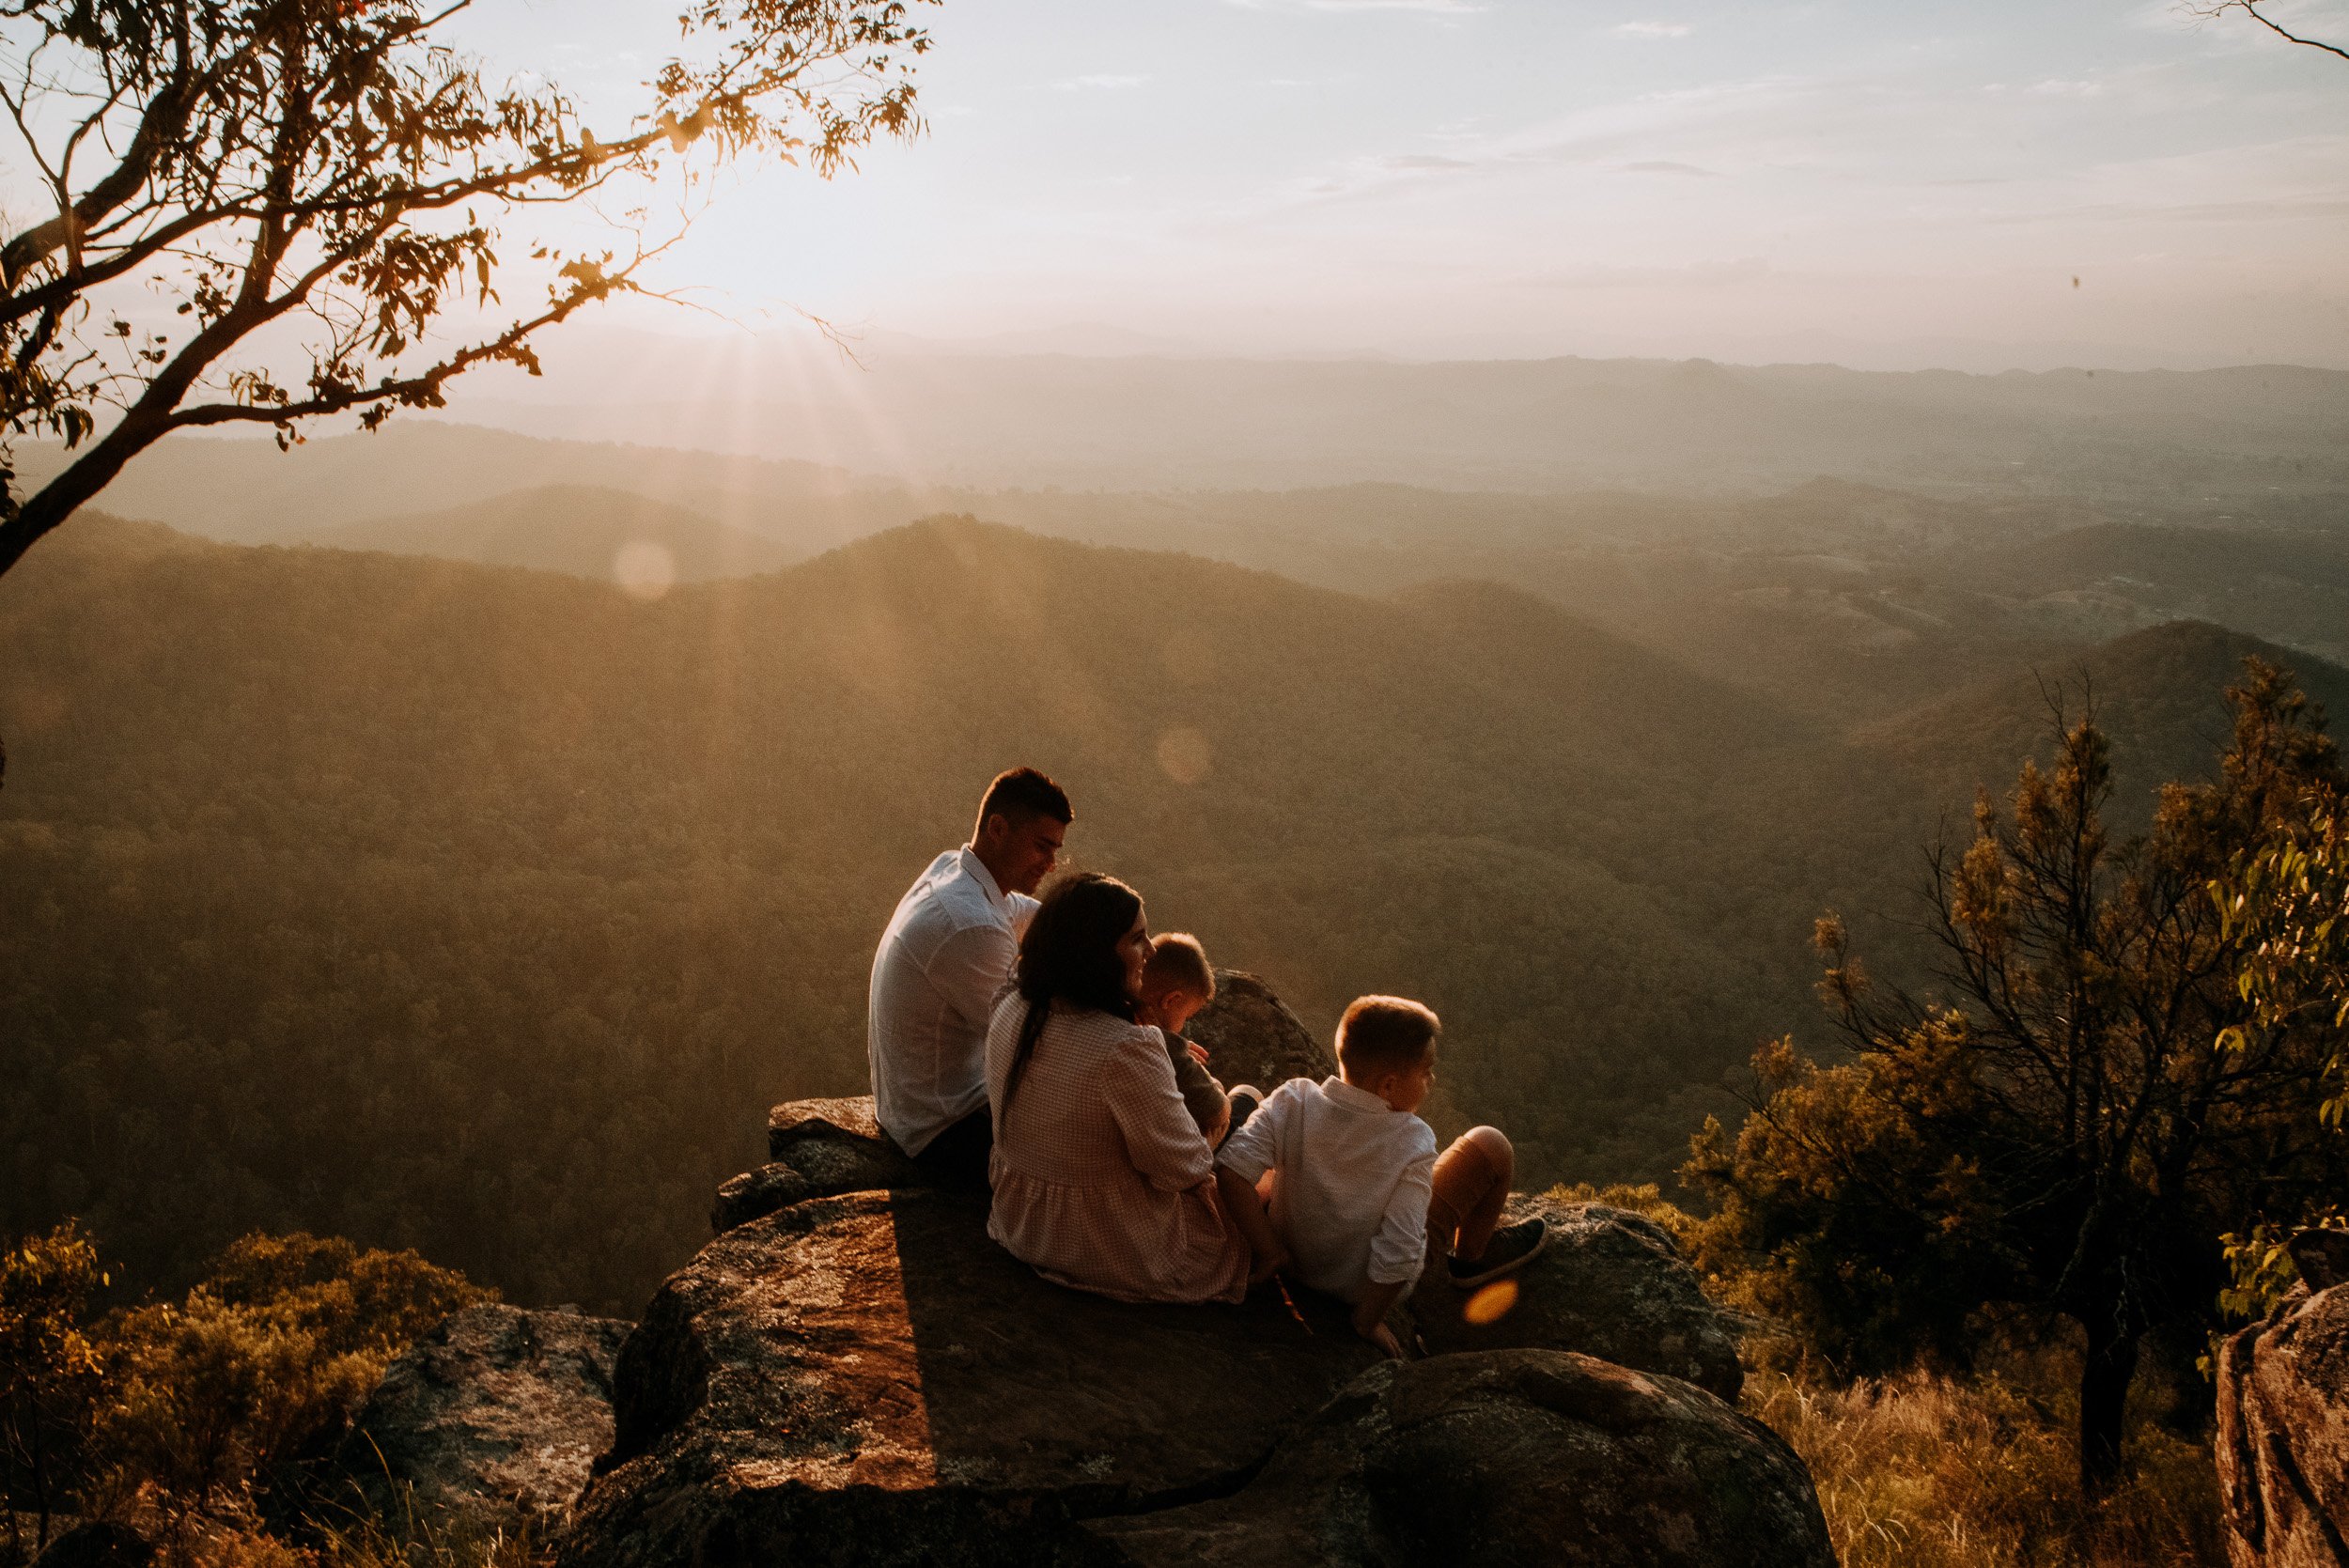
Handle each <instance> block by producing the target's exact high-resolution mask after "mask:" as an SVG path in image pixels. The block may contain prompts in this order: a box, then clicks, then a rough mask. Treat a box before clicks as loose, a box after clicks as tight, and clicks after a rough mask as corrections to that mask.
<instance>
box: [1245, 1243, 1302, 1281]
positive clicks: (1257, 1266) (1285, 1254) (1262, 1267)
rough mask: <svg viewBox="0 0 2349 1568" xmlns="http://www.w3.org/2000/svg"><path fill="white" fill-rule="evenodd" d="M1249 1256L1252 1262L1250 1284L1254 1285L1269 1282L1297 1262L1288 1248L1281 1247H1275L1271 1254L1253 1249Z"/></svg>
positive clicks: (1249, 1272) (1249, 1276)
mask: <svg viewBox="0 0 2349 1568" xmlns="http://www.w3.org/2000/svg"><path fill="white" fill-rule="evenodd" d="M1248 1255H1249V1258H1250V1260H1251V1261H1250V1265H1249V1269H1248V1282H1249V1283H1250V1284H1252V1285H1261V1284H1263V1283H1264V1282H1265V1281H1267V1280H1269V1279H1271V1278H1272V1277H1273V1276H1274V1275H1275V1274H1278V1273H1280V1272H1281V1270H1283V1269H1284V1268H1286V1267H1288V1266H1289V1265H1291V1264H1293V1263H1295V1262H1296V1261H1297V1260H1296V1259H1295V1258H1292V1257H1290V1256H1289V1250H1288V1249H1287V1248H1285V1247H1279V1246H1276V1247H1274V1248H1273V1249H1272V1250H1271V1251H1269V1252H1259V1251H1257V1250H1254V1249H1253V1248H1251V1249H1250V1250H1249V1254H1248Z"/></svg>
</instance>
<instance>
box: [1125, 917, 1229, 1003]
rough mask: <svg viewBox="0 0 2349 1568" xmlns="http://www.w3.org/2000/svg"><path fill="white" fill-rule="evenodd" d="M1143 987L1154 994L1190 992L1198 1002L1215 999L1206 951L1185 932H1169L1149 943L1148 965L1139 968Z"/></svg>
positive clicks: (1212, 971)
mask: <svg viewBox="0 0 2349 1568" xmlns="http://www.w3.org/2000/svg"><path fill="white" fill-rule="evenodd" d="M1142 983H1143V986H1145V987H1147V988H1149V989H1151V990H1157V991H1189V992H1190V993H1191V995H1193V996H1196V997H1201V998H1212V997H1214V995H1215V966H1214V965H1213V964H1210V963H1208V962H1207V950H1206V948H1204V947H1201V946H1200V945H1199V939H1198V938H1196V937H1194V936H1192V935H1191V934H1190V932H1188V931H1169V932H1168V933H1167V934H1166V935H1164V936H1162V937H1159V938H1156V939H1153V940H1152V941H1151V943H1150V961H1149V962H1148V963H1146V964H1144V965H1143V967H1142Z"/></svg>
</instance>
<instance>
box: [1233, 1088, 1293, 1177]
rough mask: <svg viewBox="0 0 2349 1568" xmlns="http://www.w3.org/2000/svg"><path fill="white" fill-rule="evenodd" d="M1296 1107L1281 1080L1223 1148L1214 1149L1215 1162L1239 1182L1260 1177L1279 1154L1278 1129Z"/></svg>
mask: <svg viewBox="0 0 2349 1568" xmlns="http://www.w3.org/2000/svg"><path fill="white" fill-rule="evenodd" d="M1289 1081H1290V1082H1291V1083H1293V1082H1295V1081H1297V1080H1296V1079H1290V1080H1289ZM1296 1110H1297V1096H1296V1094H1293V1093H1292V1092H1291V1091H1290V1089H1289V1085H1288V1084H1287V1083H1283V1085H1281V1087H1280V1088H1278V1089H1275V1090H1274V1091H1273V1092H1272V1094H1271V1097H1270V1098H1268V1099H1267V1100H1266V1101H1265V1102H1264V1103H1263V1104H1262V1105H1260V1106H1258V1107H1256V1113H1255V1114H1254V1115H1253V1116H1251V1117H1249V1118H1248V1120H1247V1121H1245V1122H1243V1123H1241V1124H1240V1126H1238V1127H1237V1128H1235V1129H1234V1130H1233V1133H1232V1136H1231V1137H1229V1138H1226V1139H1225V1140H1224V1141H1223V1147H1221V1149H1218V1150H1217V1151H1216V1152H1215V1162H1216V1163H1217V1164H1218V1165H1221V1166H1222V1167H1223V1168H1224V1169H1225V1170H1227V1171H1230V1172H1233V1173H1235V1174H1236V1175H1237V1176H1238V1177H1239V1178H1240V1179H1241V1180H1242V1181H1251V1182H1252V1181H1259V1180H1261V1179H1263V1176H1264V1173H1265V1172H1267V1171H1269V1170H1270V1169H1272V1167H1273V1165H1274V1163H1275V1162H1276V1161H1277V1160H1278V1159H1279V1157H1280V1153H1281V1130H1282V1128H1283V1127H1284V1126H1287V1125H1288V1119H1289V1117H1290V1116H1291V1115H1292V1114H1294V1113H1295V1111H1296Z"/></svg>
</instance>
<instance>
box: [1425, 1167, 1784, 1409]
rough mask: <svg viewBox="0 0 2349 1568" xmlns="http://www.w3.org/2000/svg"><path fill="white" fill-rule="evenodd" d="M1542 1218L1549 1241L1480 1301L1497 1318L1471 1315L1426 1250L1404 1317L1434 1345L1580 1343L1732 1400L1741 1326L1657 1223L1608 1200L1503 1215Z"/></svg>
mask: <svg viewBox="0 0 2349 1568" xmlns="http://www.w3.org/2000/svg"><path fill="white" fill-rule="evenodd" d="M1534 1214H1540V1215H1542V1216H1544V1217H1545V1218H1547V1219H1548V1221H1549V1244H1548V1247H1546V1248H1545V1249H1544V1250H1543V1251H1542V1253H1541V1255H1540V1256H1539V1257H1537V1258H1535V1259H1534V1260H1533V1261H1532V1263H1531V1264H1528V1265H1526V1267H1525V1269H1524V1270H1523V1271H1522V1272H1521V1273H1520V1274H1518V1275H1517V1276H1516V1277H1515V1278H1514V1279H1512V1280H1510V1281H1506V1282H1503V1283H1501V1284H1500V1285H1498V1286H1496V1287H1494V1289H1493V1293H1492V1294H1491V1295H1489V1296H1484V1297H1483V1298H1482V1304H1483V1305H1484V1306H1485V1307H1486V1309H1488V1310H1496V1311H1497V1315H1495V1316H1493V1317H1491V1318H1490V1320H1489V1321H1486V1322H1483V1323H1478V1322H1474V1321H1471V1317H1472V1316H1475V1315H1482V1314H1475V1313H1471V1312H1470V1303H1471V1302H1475V1301H1478V1300H1479V1297H1478V1296H1474V1295H1472V1294H1470V1293H1469V1292H1465V1291H1461V1290H1458V1289H1455V1287H1454V1286H1453V1284H1452V1282H1451V1281H1450V1280H1449V1279H1448V1278H1447V1277H1446V1275H1445V1272H1444V1264H1443V1260H1442V1259H1441V1258H1439V1257H1437V1256H1434V1255H1433V1254H1432V1253H1431V1254H1430V1256H1429V1258H1428V1260H1427V1271H1426V1272H1425V1273H1424V1274H1423V1275H1422V1276H1421V1278H1420V1282H1419V1285H1418V1287H1417V1288H1416V1289H1415V1290H1414V1291H1413V1292H1412V1295H1411V1313H1412V1316H1413V1318H1414V1319H1415V1321H1416V1323H1417V1325H1418V1328H1419V1333H1420V1337H1421V1339H1422V1341H1423V1343H1425V1344H1426V1347H1427V1349H1428V1350H1429V1351H1430V1352H1433V1353H1437V1354H1440V1353H1442V1352H1445V1351H1455V1350H1513V1349H1524V1348H1538V1349H1545V1350H1575V1351H1580V1352H1581V1353H1583V1354H1584V1355H1587V1356H1595V1357H1597V1358H1599V1359H1601V1360H1605V1361H1613V1362H1615V1363H1616V1364H1618V1365H1620V1366H1626V1367H1631V1368H1633V1369H1635V1370H1637V1371H1640V1372H1657V1373H1662V1374H1665V1375H1667V1376H1670V1377H1678V1378H1683V1379H1686V1380H1687V1381H1688V1382H1690V1383H1693V1384H1695V1385H1696V1386H1697V1387H1698V1388H1700V1389H1704V1390H1705V1391H1706V1392H1708V1393H1712V1394H1715V1395H1718V1396H1719V1397H1720V1398H1722V1399H1725V1400H1731V1401H1735V1399H1736V1397H1737V1390H1738V1389H1739V1387H1740V1386H1741V1385H1742V1383H1743V1382H1744V1378H1745V1374H1744V1370H1743V1369H1742V1368H1741V1367H1740V1366H1739V1365H1738V1363H1737V1324H1736V1321H1735V1319H1734V1318H1732V1317H1730V1316H1729V1315H1728V1314H1727V1313H1725V1312H1722V1311H1721V1310H1720V1309H1719V1307H1717V1306H1715V1305H1714V1304H1713V1303H1712V1302H1711V1301H1710V1300H1708V1299H1707V1298H1706V1296H1705V1295H1704V1291H1703V1287H1702V1286H1700V1285H1699V1284H1698V1282H1697V1274H1696V1270H1695V1269H1693V1268H1690V1267H1689V1266H1688V1264H1686V1263H1685V1262H1683V1261H1682V1260H1681V1257H1680V1251H1679V1249H1678V1248H1676V1247H1675V1246H1674V1245H1673V1244H1672V1237H1671V1236H1670V1235H1668V1234H1665V1232H1664V1229H1663V1227H1662V1226H1660V1225H1657V1223H1656V1222H1655V1221H1654V1220H1651V1219H1646V1218H1645V1217H1643V1216H1641V1215H1637V1214H1633V1213H1630V1212H1629V1211H1627V1210H1625V1209H1619V1208H1610V1207H1608V1206H1607V1205H1605V1204H1603V1203H1555V1202H1552V1201H1550V1200H1548V1199H1543V1198H1518V1199H1517V1200H1514V1201H1513V1202H1512V1203H1511V1204H1510V1208H1509V1218H1510V1219H1524V1218H1526V1217H1527V1216H1530V1215H1534Z"/></svg>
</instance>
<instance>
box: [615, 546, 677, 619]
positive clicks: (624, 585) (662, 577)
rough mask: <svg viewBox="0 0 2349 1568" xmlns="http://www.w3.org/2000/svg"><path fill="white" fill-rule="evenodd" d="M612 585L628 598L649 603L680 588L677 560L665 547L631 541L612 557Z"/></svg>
mask: <svg viewBox="0 0 2349 1568" xmlns="http://www.w3.org/2000/svg"><path fill="white" fill-rule="evenodd" d="M612 581H613V582H616V583H618V584H619V585H620V592H622V593H624V594H626V595H628V597H629V598H641V599H644V600H645V601H646V602H647V603H649V602H651V601H652V600H654V599H657V598H661V596H662V595H663V594H666V593H667V592H668V591H669V590H670V589H671V588H674V587H676V586H677V557H676V556H674V555H672V554H670V553H669V549H668V547H667V546H666V545H658V544H655V543H653V542H652V541H651V540H650V539H631V540H630V541H629V542H628V543H627V544H624V545H622V546H621V547H620V551H619V553H618V554H616V555H614V556H613V557H612Z"/></svg>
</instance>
